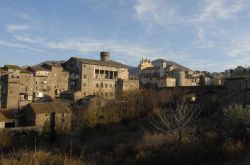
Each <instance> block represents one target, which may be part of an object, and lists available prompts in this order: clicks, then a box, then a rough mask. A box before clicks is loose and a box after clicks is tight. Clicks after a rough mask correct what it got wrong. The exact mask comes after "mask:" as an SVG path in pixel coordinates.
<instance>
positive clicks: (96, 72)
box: [95, 69, 99, 78]
mask: <svg viewBox="0 0 250 165" xmlns="http://www.w3.org/2000/svg"><path fill="white" fill-rule="evenodd" d="M98 77H99V69H96V70H95V78H98Z"/></svg>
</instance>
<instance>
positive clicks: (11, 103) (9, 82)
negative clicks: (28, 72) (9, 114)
mask: <svg viewBox="0 0 250 165" xmlns="http://www.w3.org/2000/svg"><path fill="white" fill-rule="evenodd" d="M3 70H5V71H6V72H7V74H5V75H2V76H1V79H2V105H1V107H2V108H8V109H17V108H19V103H20V102H19V93H20V92H19V90H20V89H19V87H20V73H21V70H22V69H21V68H20V67H19V66H15V65H5V66H4V68H3Z"/></svg>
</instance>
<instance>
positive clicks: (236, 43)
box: [228, 38, 250, 57]
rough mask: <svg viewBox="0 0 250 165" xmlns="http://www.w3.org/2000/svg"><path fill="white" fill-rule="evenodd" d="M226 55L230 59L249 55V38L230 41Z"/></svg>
mask: <svg viewBox="0 0 250 165" xmlns="http://www.w3.org/2000/svg"><path fill="white" fill-rule="evenodd" d="M228 55H229V56H232V57H239V56H246V55H247V56H249V55H250V38H243V39H236V40H233V41H232V44H231V48H230V50H229V51H228Z"/></svg>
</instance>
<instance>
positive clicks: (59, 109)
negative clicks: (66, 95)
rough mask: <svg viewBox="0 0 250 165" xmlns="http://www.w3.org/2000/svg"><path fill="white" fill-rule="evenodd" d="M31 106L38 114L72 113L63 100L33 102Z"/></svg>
mask: <svg viewBox="0 0 250 165" xmlns="http://www.w3.org/2000/svg"><path fill="white" fill-rule="evenodd" d="M30 107H31V108H32V110H33V111H34V112H35V113H36V114H41V113H52V112H55V113H57V114H60V113H70V109H69V107H68V106H67V105H66V104H64V103H63V102H46V103H31V104H30Z"/></svg>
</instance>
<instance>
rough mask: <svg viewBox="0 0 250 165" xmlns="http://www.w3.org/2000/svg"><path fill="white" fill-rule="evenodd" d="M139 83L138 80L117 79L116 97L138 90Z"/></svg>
mask: <svg viewBox="0 0 250 165" xmlns="http://www.w3.org/2000/svg"><path fill="white" fill-rule="evenodd" d="M139 86H140V84H139V81H138V80H136V79H135V80H129V79H127V80H123V79H118V80H117V81H116V96H118V95H121V94H123V93H124V92H132V91H138V90H139Z"/></svg>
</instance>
